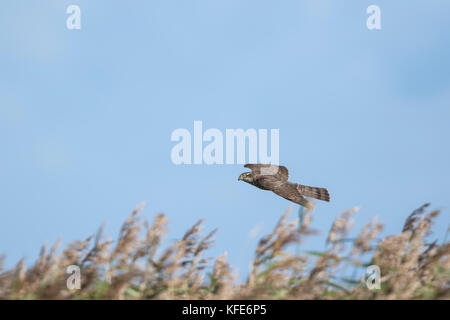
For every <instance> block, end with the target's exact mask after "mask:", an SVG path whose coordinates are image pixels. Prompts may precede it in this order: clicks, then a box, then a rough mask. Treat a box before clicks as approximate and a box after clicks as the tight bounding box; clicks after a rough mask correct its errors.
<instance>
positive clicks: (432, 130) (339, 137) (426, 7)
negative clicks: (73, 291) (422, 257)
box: [0, 0, 450, 275]
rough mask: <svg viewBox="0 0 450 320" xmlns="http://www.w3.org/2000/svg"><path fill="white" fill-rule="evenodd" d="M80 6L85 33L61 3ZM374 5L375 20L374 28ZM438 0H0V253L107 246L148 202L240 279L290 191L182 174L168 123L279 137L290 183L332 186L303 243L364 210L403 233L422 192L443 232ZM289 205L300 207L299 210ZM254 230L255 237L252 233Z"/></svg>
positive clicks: (218, 173) (445, 112) (230, 170)
mask: <svg viewBox="0 0 450 320" xmlns="http://www.w3.org/2000/svg"><path fill="white" fill-rule="evenodd" d="M70 4H76V5H79V6H80V8H81V27H82V28H81V30H68V29H67V28H66V19H67V17H68V15H67V14H66V8H67V6H69V5H70ZM371 4H377V5H379V6H380V8H381V19H382V30H379V31H369V30H368V29H367V28H366V19H367V14H366V8H367V7H368V6H369V5H371ZM449 14H450V3H449V2H448V1H443V0H442V1H437V0H436V1H404V0H403V1H395V2H394V1H385V0H372V1H362V0H358V1H356V0H353V1H345V2H344V1H326V0H320V1H318V0H308V1H305V0H303V1H301V0H295V1H294V0H286V1H281V2H277V3H275V2H274V1H266V0H258V1H256V0H246V1H242V0H239V1H238V0H226V1H223V0H215V1H210V0H208V1H206V0H201V1H200V0H191V1H168V0H164V1H162V0H161V1H133V2H132V3H130V2H126V1H106V0H97V1H86V0H85V1H81V0H71V1H61V0H58V1H56V0H55V1H49V0H39V1H38V0H35V1H31V0H4V1H2V3H1V5H0V150H1V155H2V156H1V157H0V181H1V183H0V193H1V195H2V196H1V201H0V214H1V223H0V243H1V244H2V245H1V248H0V252H4V253H5V254H6V255H7V260H6V263H7V265H9V266H11V265H12V264H14V263H15V262H16V261H17V260H18V259H20V258H21V257H22V256H25V257H27V261H28V262H31V261H32V259H33V258H35V257H36V255H37V254H38V252H39V247H40V245H41V244H42V243H43V242H44V241H48V242H50V243H52V242H54V241H55V240H56V239H57V238H58V237H59V236H61V237H62V239H63V242H64V243H65V244H67V243H68V242H69V241H71V240H75V239H81V238H85V237H87V236H88V235H90V234H92V233H93V232H95V231H96V230H97V228H98V227H99V226H100V225H101V223H102V222H103V221H106V223H107V232H108V234H109V235H111V236H113V237H114V238H115V237H116V236H117V234H118V230H119V228H120V225H121V223H122V222H123V221H124V220H125V218H126V216H127V215H128V213H129V212H130V211H131V210H132V209H133V208H134V207H135V206H136V205H137V204H138V203H140V202H142V201H146V203H147V206H146V208H145V210H144V211H143V213H142V215H143V216H144V217H147V218H149V219H153V217H154V216H155V214H156V213H158V212H164V213H166V214H167V216H168V217H169V230H170V234H169V236H168V238H167V241H171V240H173V239H175V238H179V237H180V236H181V235H182V233H183V232H184V231H185V230H186V229H187V228H188V227H190V226H191V225H192V224H194V223H195V222H196V221H197V220H198V219H199V218H203V219H205V233H206V231H208V230H211V229H213V228H215V227H219V232H218V234H217V237H216V244H215V247H214V249H212V250H211V251H210V254H211V255H215V256H217V255H218V254H221V253H222V252H223V251H228V257H229V261H230V262H231V263H232V265H233V267H234V268H235V270H236V271H237V272H239V273H240V274H241V275H243V274H245V273H246V272H247V266H248V263H249V261H250V258H251V257H252V254H253V248H254V247H255V245H256V241H257V239H254V238H251V237H250V235H249V234H250V231H251V230H252V229H254V228H255V227H259V228H261V232H262V233H267V232H269V231H270V230H271V229H272V228H273V226H274V225H275V223H276V222H277V220H278V218H279V216H280V215H281V214H282V213H283V212H284V211H285V210H286V209H287V208H288V207H289V205H290V203H289V202H288V201H287V200H284V199H282V198H279V197H276V196H275V195H272V194H269V193H266V192H263V191H261V190H258V189H256V188H253V187H251V186H249V185H248V184H245V183H242V182H240V183H238V182H237V177H238V176H239V174H240V173H242V172H243V171H245V170H244V169H243V168H242V166H241V165H211V166H208V165H190V166H189V165H187V166H183V165H181V166H176V165H174V164H173V163H172V162H171V158H170V152H171V149H172V147H173V146H174V145H175V143H174V142H171V141H170V136H171V133H172V131H173V130H175V129H177V128H186V129H189V130H191V132H192V130H193V122H194V120H201V121H203V127H204V129H205V130H206V129H208V128H217V129H220V130H221V131H222V132H225V129H227V128H231V129H235V128H243V129H248V128H256V129H260V128H262V129H272V128H275V129H279V130H280V163H281V164H284V165H286V166H287V167H288V168H289V169H290V176H291V179H292V180H293V181H297V182H301V183H304V184H307V185H314V186H322V187H327V188H328V189H329V191H330V194H331V199H332V201H331V203H318V205H317V208H316V210H315V212H314V222H313V225H312V226H313V227H314V228H316V229H319V230H321V231H322V233H321V234H320V235H319V236H316V237H314V238H311V239H310V240H308V242H307V243H305V246H306V247H308V248H309V247H311V248H314V247H318V248H322V247H323V243H324V239H325V236H326V233H327V231H328V230H329V228H330V226H331V223H332V221H333V220H334V219H335V218H336V216H337V214H338V213H340V212H341V211H343V210H345V209H349V208H352V207H354V206H360V207H361V210H360V212H358V213H357V214H356V216H355V218H356V222H357V224H356V226H355V228H356V229H358V228H361V227H362V226H363V225H364V224H365V223H366V222H368V221H369V220H370V219H372V218H373V217H374V216H376V215H378V216H379V219H380V220H381V221H383V222H385V223H386V227H385V231H384V234H386V235H387V234H392V233H396V232H399V231H400V230H401V228H402V226H403V222H404V220H405V218H406V216H407V215H408V214H409V213H410V212H411V211H412V210H413V209H415V208H417V207H419V206H420V205H422V204H423V203H425V202H431V203H432V204H433V207H434V208H440V209H442V210H443V212H442V214H441V216H440V217H439V219H438V224H437V226H436V227H435V236H436V237H438V238H439V239H440V240H442V238H443V236H444V234H445V231H446V229H447V227H448V224H449V214H448V212H449V211H448V210H449V198H448V197H449V194H448V192H449V190H450V167H449V163H450V148H449V142H448V139H449V137H450V126H449V119H450V112H449V108H450V103H449V101H450V59H449V58H450V20H449V19H448V16H449ZM296 209H297V207H296ZM258 238H259V237H258Z"/></svg>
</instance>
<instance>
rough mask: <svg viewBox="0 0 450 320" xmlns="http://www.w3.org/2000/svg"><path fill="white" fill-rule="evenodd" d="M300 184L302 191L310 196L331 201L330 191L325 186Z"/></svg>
mask: <svg viewBox="0 0 450 320" xmlns="http://www.w3.org/2000/svg"><path fill="white" fill-rule="evenodd" d="M299 186H300V192H301V193H302V194H303V195H304V196H306V197H310V198H314V199H318V200H322V201H328V202H329V201H330V194H329V193H328V190H327V189H325V188H316V187H310V186H304V185H301V184H300V185H299Z"/></svg>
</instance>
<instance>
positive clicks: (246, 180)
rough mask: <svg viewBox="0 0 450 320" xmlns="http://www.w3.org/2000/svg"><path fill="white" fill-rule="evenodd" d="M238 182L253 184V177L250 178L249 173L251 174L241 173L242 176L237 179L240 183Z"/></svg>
mask: <svg viewBox="0 0 450 320" xmlns="http://www.w3.org/2000/svg"><path fill="white" fill-rule="evenodd" d="M240 180H242V181H245V182H247V183H251V184H253V176H252V173H251V172H244V173H242V174H241V175H240V176H239V178H238V181H240Z"/></svg>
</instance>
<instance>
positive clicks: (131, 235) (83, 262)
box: [0, 204, 450, 299]
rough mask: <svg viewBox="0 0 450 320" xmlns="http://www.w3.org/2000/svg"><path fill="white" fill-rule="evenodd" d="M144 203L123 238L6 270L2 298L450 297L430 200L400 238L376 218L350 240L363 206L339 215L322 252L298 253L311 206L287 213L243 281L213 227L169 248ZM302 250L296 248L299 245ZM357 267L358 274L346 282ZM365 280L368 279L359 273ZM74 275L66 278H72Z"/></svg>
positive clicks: (445, 256)
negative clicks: (73, 282) (376, 278)
mask: <svg viewBox="0 0 450 320" xmlns="http://www.w3.org/2000/svg"><path fill="white" fill-rule="evenodd" d="M141 209H142V206H139V207H138V208H136V209H135V210H134V211H133V212H132V213H131V214H130V215H129V216H128V218H127V219H126V221H125V222H124V224H123V225H122V228H121V230H120V233H119V236H118V238H117V240H116V241H111V240H108V239H107V238H106V237H105V236H104V231H103V230H104V228H103V227H101V228H100V229H99V231H98V232H97V233H96V234H94V235H92V236H90V237H88V238H87V239H84V240H81V241H76V242H73V243H70V244H69V245H68V246H67V247H66V248H64V249H62V250H60V249H59V242H57V243H55V244H54V245H53V246H52V247H51V248H47V247H46V246H45V245H44V246H42V248H41V251H40V255H39V258H38V259H37V260H36V261H35V262H34V264H32V265H31V266H30V267H29V268H27V267H26V266H25V263H24V260H23V259H22V260H20V261H19V262H17V264H16V265H15V267H13V268H11V269H8V270H4V269H3V268H2V265H3V263H2V262H3V261H4V256H3V257H1V258H0V299H449V298H450V259H449V254H450V243H449V242H447V241H446V240H444V243H438V242H437V241H433V242H431V243H430V242H428V241H426V239H428V238H429V237H430V232H431V227H432V225H433V221H434V220H435V218H436V217H437V216H438V215H439V211H438V210H429V205H428V204H426V205H424V206H422V207H420V208H419V209H417V210H415V211H414V212H413V213H412V214H411V215H410V216H409V217H407V218H406V221H405V224H404V227H403V229H402V232H401V233H399V234H397V235H393V236H388V237H384V238H380V237H379V234H380V232H381V230H382V228H383V224H382V223H379V222H377V221H376V220H373V221H371V222H369V223H368V224H367V225H365V226H364V227H363V228H362V230H361V231H360V233H359V235H358V236H357V237H356V238H353V239H351V241H349V239H348V232H349V230H350V229H351V227H352V223H353V215H354V213H355V212H356V211H357V209H356V208H355V209H352V210H348V211H346V212H343V213H341V214H340V215H338V216H337V218H336V220H335V221H334V222H333V223H332V224H331V226H330V230H329V233H328V237H327V241H326V247H325V249H324V250H323V251H320V252H319V251H302V252H298V250H294V249H295V248H296V247H298V246H300V247H301V243H302V241H303V240H304V239H305V238H306V237H309V236H311V235H314V234H315V233H316V231H315V230H312V229H311V228H310V223H311V220H312V217H313V215H312V210H306V211H304V212H302V213H301V215H300V217H299V218H297V219H290V211H289V210H288V211H287V212H285V213H284V214H283V215H282V216H281V218H280V219H279V221H278V223H277V224H276V226H275V228H274V229H273V231H272V232H271V233H270V234H268V235H266V236H264V237H262V238H261V239H260V240H259V242H258V246H257V248H256V251H255V254H254V259H253V261H252V264H251V265H252V267H251V271H250V273H249V276H248V278H247V279H246V280H245V281H243V282H242V283H239V282H237V281H236V279H237V277H236V275H235V274H234V273H233V270H232V268H231V267H230V265H229V264H228V262H227V256H226V253H224V254H222V255H220V256H219V257H217V258H213V257H208V256H207V252H208V249H209V248H210V247H211V246H212V245H213V238H214V234H215V232H216V230H213V231H211V232H209V233H207V234H205V235H203V234H202V233H201V232H200V229H201V225H202V221H201V220H200V221H198V222H197V223H196V224H194V225H193V226H192V227H191V228H189V229H188V230H187V231H186V233H185V234H184V236H183V237H182V238H181V239H179V240H177V241H175V242H174V243H172V244H171V245H169V246H167V245H166V246H163V244H162V241H163V239H164V237H165V236H166V234H167V223H168V219H167V217H166V216H165V215H164V214H158V215H156V216H155V217H154V219H153V222H151V223H149V222H147V221H142V219H141V218H140V216H139V212H140V211H141ZM297 249H298V248H297ZM71 265H75V266H78V267H79V270H80V276H81V277H80V285H81V286H80V288H79V289H77V288H72V289H69V287H70V286H69V287H68V281H70V279H69V277H70V276H71V275H70V274H68V273H67V268H68V267H69V266H71ZM370 265H376V266H378V267H379V268H380V272H381V279H380V280H381V281H380V283H381V287H380V289H369V288H368V287H367V285H366V278H365V277H364V272H365V270H366V268H367V267H368V266H370ZM348 270H357V271H358V272H356V274H359V278H358V277H357V278H355V277H353V278H348V277H345V276H343V275H344V274H345V272H346V271H348ZM361 274H362V275H363V276H361ZM68 279H69V280H68Z"/></svg>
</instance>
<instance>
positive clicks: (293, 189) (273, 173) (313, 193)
mask: <svg viewBox="0 0 450 320" xmlns="http://www.w3.org/2000/svg"><path fill="white" fill-rule="evenodd" d="M244 167H245V168H249V169H250V170H252V171H251V172H244V173H243V174H241V175H240V176H239V178H238V181H239V180H242V181H245V182H247V183H250V184H252V185H254V186H255V187H258V188H260V189H263V190H270V191H272V192H274V193H275V194H277V195H279V196H280V197H283V198H285V199H287V200H290V201H292V202H295V203H298V204H299V205H301V206H304V207H306V208H311V204H310V203H309V201H308V200H306V199H305V198H304V196H306V197H311V198H314V199H319V200H323V201H330V194H329V193H328V190H327V189H325V188H316V187H309V186H304V185H301V184H297V183H293V182H289V181H288V178H289V172H288V169H287V168H286V167H284V166H276V165H270V164H246V165H245V166H244Z"/></svg>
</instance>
